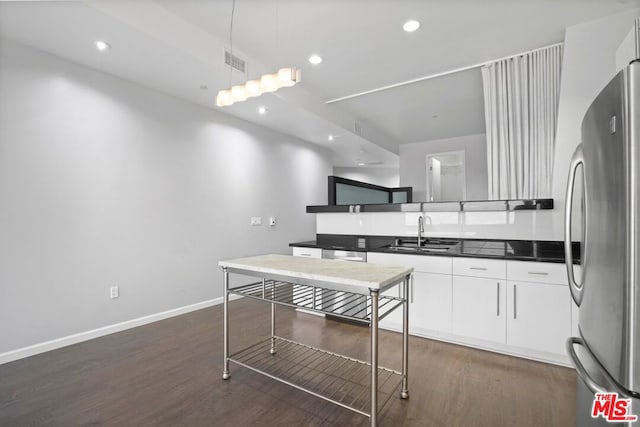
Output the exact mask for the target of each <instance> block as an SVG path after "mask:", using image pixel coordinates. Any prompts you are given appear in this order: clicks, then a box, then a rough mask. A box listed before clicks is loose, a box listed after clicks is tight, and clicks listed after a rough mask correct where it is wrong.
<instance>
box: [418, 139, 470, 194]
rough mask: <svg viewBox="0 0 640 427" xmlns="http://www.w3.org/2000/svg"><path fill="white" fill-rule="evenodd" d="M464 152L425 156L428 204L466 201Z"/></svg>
mask: <svg viewBox="0 0 640 427" xmlns="http://www.w3.org/2000/svg"><path fill="white" fill-rule="evenodd" d="M465 174H466V168H465V155H464V151H448V152H444V153H435V154H428V155H427V182H426V189H427V191H426V195H427V201H428V202H448V201H458V200H466V198H467V185H466V176H465Z"/></svg>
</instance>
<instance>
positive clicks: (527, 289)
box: [367, 252, 578, 365]
mask: <svg viewBox="0 0 640 427" xmlns="http://www.w3.org/2000/svg"><path fill="white" fill-rule="evenodd" d="M367 261H368V262H370V263H378V264H388V265H402V266H407V267H413V268H414V273H413V279H412V282H411V284H410V286H409V332H410V333H411V334H414V335H419V336H423V337H428V338H436V339H439V340H444V341H450V342H455V343H458V344H464V345H470V346H474V347H480V348H483V349H486V350H493V351H498V352H503V353H507V354H512V355H518V356H522V357H527V358H532V359H536V360H542V361H547V362H553V363H560V364H564V365H568V364H569V359H568V357H567V355H566V351H565V342H566V340H567V338H568V337H569V336H570V335H571V334H572V332H573V335H576V334H577V330H576V329H577V327H576V325H577V317H578V310H577V307H575V305H574V304H572V301H571V296H570V294H569V287H568V284H567V281H566V273H565V268H564V265H563V264H557V263H544V262H531V261H505V260H498V259H482V258H467V257H464V258H462V257H461V258H451V257H442V256H423V255H402V254H400V255H396V254H384V253H375V252H369V253H368V255H367ZM385 293H388V294H390V295H398V289H397V288H394V289H391V290H388V291H386V292H385ZM380 327H382V328H386V329H391V330H395V331H399V330H402V309H400V308H399V309H397V310H396V311H395V312H393V313H391V314H390V315H389V316H387V317H386V318H384V319H383V320H382V321H381V322H380Z"/></svg>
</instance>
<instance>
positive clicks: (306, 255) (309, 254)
mask: <svg viewBox="0 0 640 427" xmlns="http://www.w3.org/2000/svg"><path fill="white" fill-rule="evenodd" d="M300 256H311V254H300Z"/></svg>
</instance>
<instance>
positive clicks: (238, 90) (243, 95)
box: [231, 85, 247, 102]
mask: <svg viewBox="0 0 640 427" xmlns="http://www.w3.org/2000/svg"><path fill="white" fill-rule="evenodd" d="M231 95H232V96H233V100H234V101H235V102H238V101H245V100H246V99H247V91H246V90H245V88H244V86H241V85H237V86H233V87H232V88H231Z"/></svg>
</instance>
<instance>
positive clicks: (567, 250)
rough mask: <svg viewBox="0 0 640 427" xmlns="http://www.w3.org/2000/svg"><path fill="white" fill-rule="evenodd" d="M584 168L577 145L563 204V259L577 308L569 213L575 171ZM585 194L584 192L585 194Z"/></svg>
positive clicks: (579, 289) (578, 297)
mask: <svg viewBox="0 0 640 427" xmlns="http://www.w3.org/2000/svg"><path fill="white" fill-rule="evenodd" d="M580 165H583V167H584V156H583V152H582V144H580V145H578V148H576V151H575V152H574V153H573V156H572V157H571V165H570V166H569V180H568V182H567V196H566V199H565V204H564V206H565V207H564V257H565V260H564V262H565V265H566V267H567V276H568V278H569V290H570V291H571V297H572V298H573V300H574V301H575V302H576V305H578V307H579V306H580V303H581V302H582V295H583V290H584V288H583V285H582V284H578V283H576V279H575V277H574V274H573V248H572V247H571V211H572V209H573V191H574V189H575V180H576V170H577V169H578V166H580ZM585 193H586V192H585ZM583 238H584V241H585V251H586V241H587V239H586V236H584V237H583Z"/></svg>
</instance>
